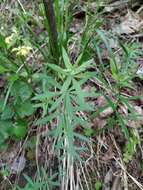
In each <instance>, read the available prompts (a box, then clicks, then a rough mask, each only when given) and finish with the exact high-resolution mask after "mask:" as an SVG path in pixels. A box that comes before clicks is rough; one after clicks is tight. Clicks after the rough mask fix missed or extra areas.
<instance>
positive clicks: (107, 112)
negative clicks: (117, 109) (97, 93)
mask: <svg viewBox="0 0 143 190" xmlns="http://www.w3.org/2000/svg"><path fill="white" fill-rule="evenodd" d="M113 113H114V110H113V108H111V107H108V108H106V109H105V110H103V111H102V112H101V113H100V114H99V115H100V117H101V118H106V117H108V116H110V115H112V114H113Z"/></svg>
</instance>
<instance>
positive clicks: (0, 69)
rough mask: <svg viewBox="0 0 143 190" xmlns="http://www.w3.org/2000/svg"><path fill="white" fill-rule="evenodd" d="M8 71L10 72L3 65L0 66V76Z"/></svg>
mask: <svg viewBox="0 0 143 190" xmlns="http://www.w3.org/2000/svg"><path fill="white" fill-rule="evenodd" d="M6 71H8V70H7V69H6V68H5V67H3V66H2V65H0V74H3V73H5V72H6Z"/></svg>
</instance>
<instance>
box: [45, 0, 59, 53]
mask: <svg viewBox="0 0 143 190" xmlns="http://www.w3.org/2000/svg"><path fill="white" fill-rule="evenodd" d="M43 4H44V7H45V15H46V18H47V21H48V25H49V35H50V43H51V48H52V52H53V55H54V56H56V57H57V54H58V41H57V38H58V33H57V28H56V19H55V13H54V7H53V1H52V0H43Z"/></svg>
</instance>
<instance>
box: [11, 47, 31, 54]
mask: <svg viewBox="0 0 143 190" xmlns="http://www.w3.org/2000/svg"><path fill="white" fill-rule="evenodd" d="M30 50H32V48H31V47H29V46H20V47H18V48H13V49H12V52H15V51H16V52H17V53H16V55H17V56H24V57H25V56H26V55H28V54H29V52H30Z"/></svg>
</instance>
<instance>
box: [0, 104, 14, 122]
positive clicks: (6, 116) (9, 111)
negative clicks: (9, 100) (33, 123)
mask: <svg viewBox="0 0 143 190" xmlns="http://www.w3.org/2000/svg"><path fill="white" fill-rule="evenodd" d="M13 115H14V112H13V111H12V109H11V108H10V107H9V106H6V107H5V109H4V110H3V112H2V114H1V119H2V120H7V119H11V118H12V117H13Z"/></svg>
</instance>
